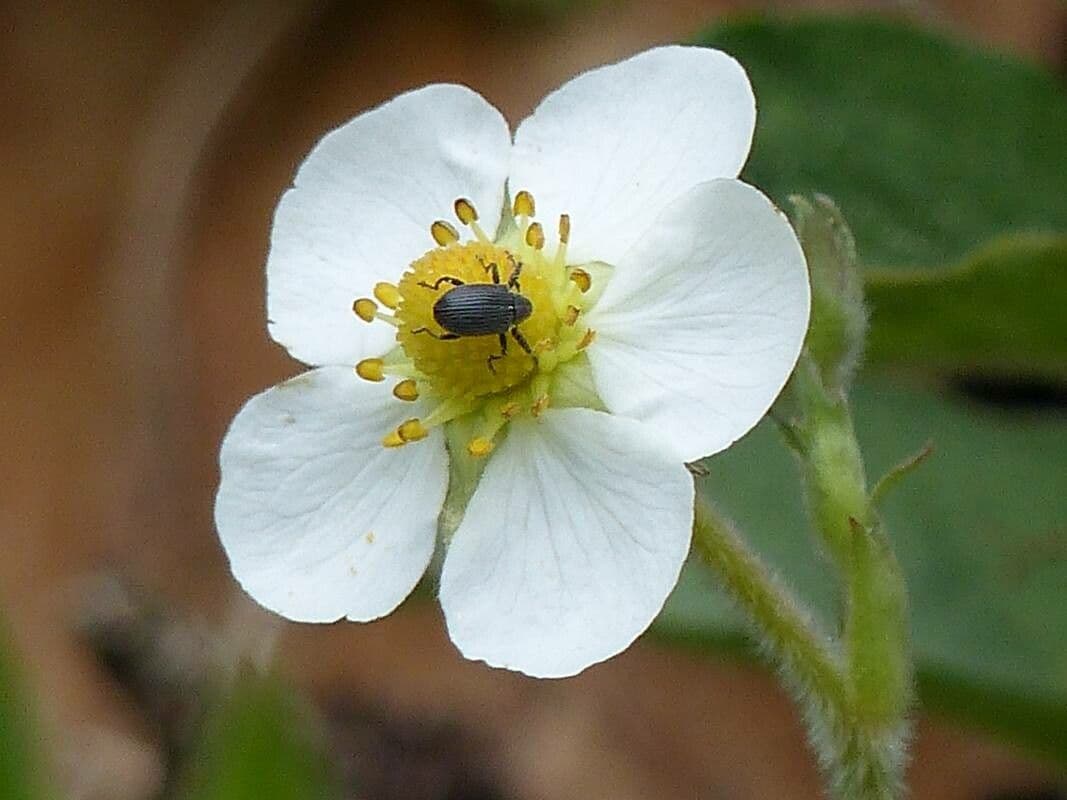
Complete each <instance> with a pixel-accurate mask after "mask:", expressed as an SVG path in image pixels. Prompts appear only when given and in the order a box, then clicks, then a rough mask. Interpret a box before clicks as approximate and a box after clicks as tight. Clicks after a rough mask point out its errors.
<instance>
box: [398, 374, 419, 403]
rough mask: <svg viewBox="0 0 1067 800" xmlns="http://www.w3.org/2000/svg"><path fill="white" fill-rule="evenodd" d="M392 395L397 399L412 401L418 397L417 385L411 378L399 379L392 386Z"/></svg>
mask: <svg viewBox="0 0 1067 800" xmlns="http://www.w3.org/2000/svg"><path fill="white" fill-rule="evenodd" d="M393 397H395V398H396V399H397V400H406V401H407V402H409V403H410V402H412V401H414V400H418V399H419V388H418V385H417V384H416V383H415V381H413V380H412V379H411V378H408V379H406V380H402V381H400V383H398V384H397V385H396V386H394V387H393Z"/></svg>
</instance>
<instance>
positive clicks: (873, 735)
mask: <svg viewBox="0 0 1067 800" xmlns="http://www.w3.org/2000/svg"><path fill="white" fill-rule="evenodd" d="M693 534H694V543H695V544H696V546H697V549H698V551H699V552H700V554H701V555H702V556H703V558H704V561H705V562H706V563H707V564H708V565H709V566H710V567H711V568H712V569H713V570H714V571H715V572H716V573H717V574H718V575H719V577H720V578H721V580H722V583H723V585H724V586H725V587H726V589H727V590H728V591H729V593H730V594H731V595H732V597H733V599H734V601H735V603H736V604H737V605H738V607H739V608H740V609H741V611H742V612H743V613H744V614H745V617H746V618H747V621H748V623H749V625H750V627H751V628H752V629H753V630H754V632H755V633H756V638H757V641H758V642H759V643H760V644H761V646H762V648H763V650H764V654H765V655H766V656H767V658H768V660H769V661H770V662H771V663H772V664H774V665H775V667H776V668H777V669H778V672H779V674H780V676H781V678H782V681H783V683H784V685H785V687H786V689H787V690H788V691H789V692H790V693H791V695H792V696H793V699H794V701H795V702H796V703H797V705H798V706H799V708H800V711H801V717H802V719H803V721H804V724H805V726H806V728H807V734H808V740H809V742H810V743H811V746H812V749H813V750H814V751H815V754H816V757H817V758H818V761H819V766H820V768H821V770H822V772H823V774H824V775H825V777H826V780H827V783H828V785H829V790H830V796H831V797H833V798H835V800H896V798H899V797H900V796H901V791H902V786H903V783H902V768H903V763H904V755H905V745H906V741H907V730H908V728H907V723H906V720H905V717H904V713H905V711H906V708H907V704H906V703H904V704H903V705H899V704H893V703H890V704H888V705H889V707H888V708H887V707H886V704H884V703H881V702H878V701H879V700H880V699H884V698H886V697H900V696H904V697H907V696H908V692H907V688H906V687H905V688H904V689H901V688H900V687H899V686H898V687H897V688H896V689H891V690H882V689H881V688H880V687H881V686H882V684H881V683H880V682H879V681H881V680H882V678H883V677H884V676H883V675H882V673H881V672H880V671H878V670H871V669H870V666H871V665H870V663H869V661H868V660H867V659H866V657H865V654H866V653H867V648H869V646H870V642H869V639H870V636H867V635H865V634H864V633H862V632H863V631H870V632H871V633H872V635H873V636H877V635H878V634H877V633H875V631H877V630H879V628H878V627H877V626H870V625H869V622H870V621H869V619H868V618H867V614H868V613H876V611H877V609H878V608H879V607H880V605H881V603H880V600H881V595H880V593H879V592H873V593H871V595H872V596H871V597H869V598H868V597H866V594H867V593H866V592H864V591H861V592H860V594H861V595H864V597H863V599H862V600H861V602H858V603H855V604H853V607H854V608H855V609H856V612H855V613H854V614H853V615H851V616H850V622H851V626H852V629H853V631H854V633H858V635H854V636H852V637H850V636H849V635H848V633H847V632H846V636H845V643H846V647H847V657H842V655H841V654H840V652H839V645H838V644H837V643H836V642H835V641H833V640H832V639H831V638H830V637H828V636H826V635H825V634H824V633H823V632H822V631H821V630H820V629H819V626H818V624H817V623H816V621H815V620H814V619H813V618H812V616H811V615H810V614H809V613H808V612H807V611H806V610H804V608H803V607H802V606H801V605H800V604H799V603H798V602H797V601H796V600H795V599H794V597H793V596H792V594H791V593H790V592H789V590H788V589H787V588H786V587H785V586H784V585H783V584H782V583H781V582H780V581H779V580H778V579H777V578H776V577H775V576H774V575H773V574H772V573H770V572H769V571H768V570H767V568H766V567H765V566H764V565H763V563H762V562H761V561H760V559H759V557H758V556H757V555H756V554H755V553H753V552H752V551H751V550H750V549H749V547H748V545H747V544H746V543H745V541H744V539H743V538H742V537H741V536H740V535H739V534H738V532H737V531H736V529H735V528H734V526H733V524H732V523H731V522H730V521H728V520H727V519H725V518H724V517H723V516H722V515H720V514H719V513H718V512H717V511H716V510H715V509H714V508H713V507H712V506H711V505H710V504H709V503H707V502H706V501H705V500H703V499H700V498H698V500H697V505H696V515H695V522H694V528H693ZM860 560H861V559H857V562H859V561H860ZM862 561H863V562H864V563H865V564H868V565H870V564H873V563H874V560H871V559H866V558H864V559H862ZM865 569H866V568H865ZM862 573H863V570H860V571H858V572H857V574H858V575H860V574H862ZM856 584H857V585H862V584H863V579H862V578H860V579H858V580H857V581H856ZM878 649H879V648H874V650H878ZM892 671H893V670H890V672H892ZM890 683H893V682H892V681H891V682H890ZM909 685H910V684H909ZM872 687H878V688H877V689H876V690H874V691H872ZM872 699H874V700H875V701H876V702H874V703H872V702H871V700H872ZM872 708H873V709H876V710H878V709H880V710H881V713H875V714H872V713H871V711H872Z"/></svg>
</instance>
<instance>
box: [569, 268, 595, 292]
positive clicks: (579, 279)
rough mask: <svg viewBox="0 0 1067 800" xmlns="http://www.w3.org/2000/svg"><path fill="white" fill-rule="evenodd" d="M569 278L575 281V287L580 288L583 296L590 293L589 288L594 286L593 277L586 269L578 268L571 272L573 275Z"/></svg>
mask: <svg viewBox="0 0 1067 800" xmlns="http://www.w3.org/2000/svg"><path fill="white" fill-rule="evenodd" d="M567 277H569V278H570V279H571V280H572V281H574V285H575V286H577V287H578V289H579V290H580V291H581V293H582V294H585V293H586V292H588V291H589V287H590V286H592V285H593V278H592V276H591V275H590V274H589V273H588V272H586V271H585V270H584V269H580V268H577V267H576V268H574V269H572V270H571V274H570V275H568V276H567Z"/></svg>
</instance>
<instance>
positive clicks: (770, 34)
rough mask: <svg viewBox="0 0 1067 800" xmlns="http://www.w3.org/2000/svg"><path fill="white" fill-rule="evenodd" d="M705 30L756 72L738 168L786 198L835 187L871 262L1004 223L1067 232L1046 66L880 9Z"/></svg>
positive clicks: (1057, 109) (954, 258)
mask: <svg viewBox="0 0 1067 800" xmlns="http://www.w3.org/2000/svg"><path fill="white" fill-rule="evenodd" d="M699 42H700V43H701V44H705V45H709V46H713V47H718V48H721V49H723V50H725V51H727V52H729V53H731V54H732V55H733V56H735V57H736V58H737V59H738V60H739V61H740V62H741V63H742V64H743V65H744V67H745V69H746V70H748V73H749V75H750V77H751V79H752V83H753V86H754V89H755V93H756V101H757V104H758V108H759V114H758V117H757V123H756V137H755V142H754V146H753V151H752V156H751V158H750V160H749V162H748V165H747V166H746V168H745V171H744V174H743V177H744V178H745V179H746V180H748V181H750V182H751V183H753V184H755V185H756V186H759V187H760V188H762V189H763V190H764V191H766V192H767V193H768V194H769V195H770V196H771V197H773V198H774V199H775V200H777V202H778V203H779V204H780V205H783V206H784V205H785V200H786V198H787V197H788V196H789V195H791V194H805V195H810V194H812V193H815V192H822V193H824V194H827V195H829V196H830V197H832V198H833V199H834V200H835V201H836V202H837V204H838V206H839V207H840V208H841V210H842V212H843V213H844V215H845V218H846V219H848V220H849V223H850V224H851V225H852V228H853V231H854V232H855V235H856V240H857V244H858V251H859V253H860V255H861V256H862V257H863V258H864V259H865V260H866V261H867V262H868V263H871V264H877V265H883V266H895V267H901V266H918V267H930V266H939V265H942V264H952V263H956V262H959V261H961V260H962V259H963V258H964V257H965V256H966V255H967V254H968V253H969V252H970V251H972V250H973V249H974V248H976V247H978V246H980V245H982V244H984V243H985V242H987V241H988V240H990V239H991V238H993V237H996V236H1000V235H1005V234H1017V233H1021V232H1031V231H1036V232H1046V233H1067V191H1064V187H1067V133H1065V131H1067V98H1065V96H1064V92H1063V87H1062V86H1061V85H1060V84H1059V83H1058V82H1057V81H1056V80H1055V79H1054V78H1053V77H1052V76H1050V75H1049V74H1047V73H1045V72H1043V71H1041V70H1039V69H1037V68H1035V67H1032V66H1028V65H1026V64H1023V63H1021V62H1018V61H1015V60H1012V59H1010V58H1008V57H1006V56H999V55H993V54H989V53H985V52H982V51H979V50H978V49H975V48H973V47H971V46H968V45H965V44H962V43H960V42H957V41H955V40H952V39H948V38H945V37H943V36H940V35H936V34H933V33H928V32H923V31H920V30H918V29H915V28H913V27H910V26H908V25H905V24H901V23H896V22H892V21H888V20H881V19H866V18H853V19H844V18H824V17H812V18H801V19H795V20H789V21H784V20H773V19H767V18H762V17H757V18H749V19H746V20H741V21H736V22H731V23H728V24H724V25H720V26H718V27H715V28H713V29H712V30H710V31H709V32H708V33H706V34H705V35H704V36H703V37H701V38H700V39H699Z"/></svg>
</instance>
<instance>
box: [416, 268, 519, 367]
mask: <svg viewBox="0 0 1067 800" xmlns="http://www.w3.org/2000/svg"><path fill="white" fill-rule="evenodd" d="M483 266H484V267H485V269H486V271H488V272H490V273H491V274H492V276H493V282H492V283H464V282H463V281H461V280H460V279H459V278H454V277H452V276H451V275H445V276H443V277H440V278H438V279H437V280H436V281H434V282H433V283H426V282H425V281H419V286H425V287H426V288H427V289H433V290H434V291H437V290H438V289H440V288H441V284H444V283H450V284H452V288H451V289H449V290H448V291H447V292H445V293H444V294H443V295H441V296H440V297H439V298H437V301H436V302H435V303H434V304H433V318H434V321H435V322H436V323H437V324H438V325H440V326H441V327H442V328H444V330H445V332H444V333H434V332H433V331H431V330H430V329H429V328H416V329H415V330H413V331H412V333H426V334H429V335H430V336H433V337H434V338H435V339H440V340H443V341H449V340H452V339H462V338H465V337H467V336H494V335H495V336H497V337H498V338H499V340H500V355H492V356H489V358H488V359H487V360H486V363H487V365H488V367H489V371H490V372H492V373H494V374H495V373H496V367H494V366H493V362H494V361H498V360H499V359H501V358H503V357H504V356H506V355H507V354H508V338H507V335H508V334H509V333H510V334H511V337H512V338H513V339H514V340H515V341H516V342H518V343H519V346H520V347H521V348H522V349H523V350H525V351H526V352H527V353H529V354H530V355H533V350H531V349H530V344H529V342H527V341H526V337H524V336H523V335H522V332H521V331H520V330H519V328H518V326H519V323H521V322H522V321H523V320H525V319H527V318H528V317H529V316H530V315H531V314H532V313H533V303H531V302H530V300H529V298H528V297H525V296H524V295H522V294H520V293H519V292H518V291H512V290H513V289H515V290H518V289H519V273H520V272H521V271H522V264H521V263H517V262H514V261H513V262H512V270H511V276H510V277H509V278H508V282H507V283H506V284H502V283H500V270H499V268H498V267H497V265H496V264H494V263H488V264H486V263H484V262H483Z"/></svg>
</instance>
